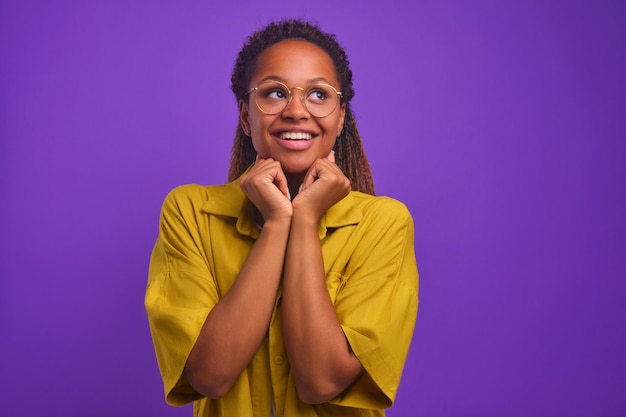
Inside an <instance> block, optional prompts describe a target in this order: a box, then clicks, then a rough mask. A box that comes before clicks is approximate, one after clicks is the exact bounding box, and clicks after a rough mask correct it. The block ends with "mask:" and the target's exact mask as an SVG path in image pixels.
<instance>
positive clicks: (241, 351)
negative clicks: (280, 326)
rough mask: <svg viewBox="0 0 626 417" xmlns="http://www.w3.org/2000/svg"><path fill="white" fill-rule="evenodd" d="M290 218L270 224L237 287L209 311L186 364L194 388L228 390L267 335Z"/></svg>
mask: <svg viewBox="0 0 626 417" xmlns="http://www.w3.org/2000/svg"><path fill="white" fill-rule="evenodd" d="M288 235H289V219H285V220H282V221H270V222H266V223H265V225H264V226H263V230H262V231H261V234H260V236H259V238H258V239H257V241H256V242H255V244H254V246H253V247H252V250H251V252H250V254H249V255H248V258H247V259H246V261H245V263H244V265H243V267H242V269H241V271H240V273H239V275H238V277H237V280H236V281H235V283H234V284H233V286H232V288H231V289H230V290H229V291H228V293H226V295H225V296H224V297H223V298H222V299H221V300H220V302H219V303H218V304H217V305H216V306H215V307H214V308H213V310H212V311H211V313H209V315H208V317H207V318H206V321H205V323H204V325H203V327H202V330H201V332H200V335H199V336H198V339H197V341H196V344H195V345H194V347H193V349H192V351H191V353H190V355H189V358H188V360H187V363H186V365H185V375H186V377H187V380H188V381H189V383H190V384H191V386H192V387H194V389H196V390H197V391H198V392H200V393H201V394H203V395H206V396H208V397H211V398H219V397H222V396H223V395H225V394H226V392H228V390H229V389H230V387H231V386H232V384H233V383H234V382H235V380H236V379H237V377H238V376H239V375H240V374H241V371H242V370H243V369H244V368H245V367H246V366H247V365H248V363H249V362H250V361H251V359H252V357H253V356H254V354H255V353H256V352H257V350H258V349H259V346H260V344H261V342H262V340H263V338H264V337H265V334H266V332H267V328H268V324H269V321H270V319H271V315H272V311H273V308H274V303H275V301H276V294H277V291H278V286H279V284H280V278H281V274H282V269H283V263H284V256H285V248H286V245H287V239H288Z"/></svg>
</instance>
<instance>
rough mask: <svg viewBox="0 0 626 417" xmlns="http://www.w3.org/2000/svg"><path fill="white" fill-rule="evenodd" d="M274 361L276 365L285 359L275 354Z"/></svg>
mask: <svg viewBox="0 0 626 417" xmlns="http://www.w3.org/2000/svg"><path fill="white" fill-rule="evenodd" d="M274 361H275V362H276V363H277V364H278V365H282V364H283V362H284V361H285V359H283V357H282V356H276V357H275V358H274Z"/></svg>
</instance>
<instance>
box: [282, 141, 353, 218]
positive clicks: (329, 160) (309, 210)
mask: <svg viewBox="0 0 626 417" xmlns="http://www.w3.org/2000/svg"><path fill="white" fill-rule="evenodd" d="M349 192H350V180H349V179H348V178H347V177H346V176H345V175H344V174H343V172H341V169H339V167H338V166H337V165H336V164H335V153H334V151H330V153H329V154H328V156H327V157H326V158H320V159H318V160H316V161H315V162H314V163H313V165H311V167H310V168H309V170H308V172H307V173H306V175H305V176H304V181H303V182H302V186H301V187H300V192H299V193H298V195H297V196H296V198H294V200H293V207H294V210H297V211H298V212H303V213H306V214H308V215H311V216H313V218H314V219H315V220H316V221H319V219H320V218H321V217H322V215H323V214H324V213H325V212H326V210H328V209H329V208H330V207H331V206H332V205H334V204H335V203H337V202H338V201H340V200H341V199H343V198H344V197H345V196H347V195H348V193H349Z"/></svg>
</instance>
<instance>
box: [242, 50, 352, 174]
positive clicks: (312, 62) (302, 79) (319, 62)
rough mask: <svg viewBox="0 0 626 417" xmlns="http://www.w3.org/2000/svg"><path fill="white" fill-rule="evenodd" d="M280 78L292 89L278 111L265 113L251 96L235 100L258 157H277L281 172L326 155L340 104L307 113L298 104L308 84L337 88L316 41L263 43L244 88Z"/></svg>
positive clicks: (341, 112)
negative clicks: (322, 112)
mask: <svg viewBox="0 0 626 417" xmlns="http://www.w3.org/2000/svg"><path fill="white" fill-rule="evenodd" d="M267 80H274V81H280V82H282V83H283V84H285V85H286V86H288V87H289V88H290V89H292V94H293V98H292V100H291V102H290V103H289V105H288V106H287V107H286V108H285V109H284V110H283V111H282V112H280V113H278V114H273V115H269V114H265V113H263V112H261V110H259V108H258V107H257V106H256V104H255V97H254V95H255V94H257V92H252V93H250V95H249V97H248V100H246V101H241V102H240V103H239V113H240V119H241V123H242V126H243V128H244V130H248V131H249V132H250V135H251V137H252V144H253V146H254V149H255V150H256V152H257V154H258V155H259V156H261V157H262V158H273V159H275V160H277V161H280V163H281V166H282V168H283V171H284V172H285V173H287V174H301V173H304V172H306V171H307V170H308V169H309V167H310V166H311V165H312V164H313V162H314V161H315V160H316V159H317V158H324V157H326V156H327V155H328V154H329V153H330V151H331V149H332V148H333V146H334V144H335V140H336V139H337V136H338V135H339V133H340V132H341V129H342V128H343V121H344V116H345V105H344V104H340V105H338V106H337V107H336V108H335V110H334V111H333V112H332V113H331V114H329V115H328V116H326V117H315V116H312V115H311V114H310V113H309V112H308V111H307V109H306V107H304V105H303V104H302V100H301V98H302V94H304V93H303V90H301V89H294V87H302V88H304V89H306V88H307V87H309V86H312V85H314V84H320V83H324V84H330V85H332V86H333V87H335V89H337V90H338V91H340V90H341V87H340V85H339V81H338V80H337V74H336V71H335V66H334V64H333V61H332V59H331V58H330V56H329V55H328V54H327V53H326V52H325V51H324V50H323V49H321V48H319V47H318V46H316V45H314V44H312V43H309V42H306V41H302V40H295V39H289V40H285V41H281V42H279V43H276V44H274V45H272V46H271V47H269V48H267V49H266V50H265V51H263V52H262V53H261V55H259V58H258V61H257V67H256V71H255V73H254V74H253V76H252V79H251V80H250V85H249V88H254V87H257V86H258V85H259V84H261V83H262V82H264V81H267Z"/></svg>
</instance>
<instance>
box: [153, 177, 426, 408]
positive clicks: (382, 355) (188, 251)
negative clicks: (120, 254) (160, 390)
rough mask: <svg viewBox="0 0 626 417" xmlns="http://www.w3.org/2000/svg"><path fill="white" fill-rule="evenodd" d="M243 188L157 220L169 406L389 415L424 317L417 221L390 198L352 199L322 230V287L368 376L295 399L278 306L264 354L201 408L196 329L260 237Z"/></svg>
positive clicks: (160, 342) (211, 195) (160, 334)
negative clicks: (194, 374) (192, 381)
mask: <svg viewBox="0 0 626 417" xmlns="http://www.w3.org/2000/svg"><path fill="white" fill-rule="evenodd" d="M251 213H252V206H251V204H250V202H249V200H248V199H247V198H246V197H245V195H244V194H243V192H242V191H241V189H240V188H239V181H238V180H237V181H234V182H231V183H229V184H226V185H218V186H200V185H186V186H182V187H179V188H176V189H175V190H173V191H172V192H171V193H170V194H169V195H168V196H167V198H166V200H165V202H164V204H163V209H162V213H161V222H160V232H159V236H158V239H157V242H156V244H155V247H154V251H153V253H152V258H151V261H150V271H149V278H148V286H147V290H146V298H145V304H146V309H147V312H148V318H149V321H150V330H151V332H152V338H153V341H154V346H155V350H156V356H157V361H158V364H159V368H160V370H161V375H162V377H163V383H164V388H165V397H166V400H167V402H168V403H169V404H171V405H183V404H185V403H188V402H190V401H195V403H194V415H195V416H196V417H199V416H210V417H247V416H250V417H251V416H255V417H268V416H270V412H271V408H272V403H274V406H275V413H276V416H277V417H283V416H286V417H294V416H342V417H356V416H359V417H361V416H384V411H383V409H384V408H387V407H390V406H391V405H392V404H393V401H394V398H395V395H396V391H397V388H398V384H399V382H400V376H401V374H402V368H403V366H404V362H405V359H406V355H407V352H408V349H409V344H410V341H411V337H412V334H413V327H414V325H415V319H416V315H417V291H418V276H417V268H416V264H415V255H414V251H413V221H412V219H411V215H410V213H409V212H408V210H407V208H406V207H405V206H404V205H403V204H402V203H400V202H398V201H396V200H393V199H391V198H387V197H373V196H370V195H367V194H363V193H360V192H351V193H350V194H349V195H348V196H347V197H345V198H344V199H343V200H341V201H340V202H338V203H337V204H335V205H334V206H332V207H331V208H330V209H329V210H328V211H327V212H326V214H325V215H324V217H323V218H322V220H321V221H320V226H319V234H320V239H321V246H322V253H323V258H324V269H325V273H326V285H327V287H328V293H329V296H330V298H331V300H332V302H333V304H334V306H335V311H336V312H337V317H338V318H339V321H340V323H341V325H342V328H343V331H344V333H345V335H346V338H347V340H348V342H349V344H350V347H351V349H352V351H353V352H354V354H355V355H356V357H357V358H358V359H359V361H360V362H361V364H362V366H363V369H364V373H363V374H362V375H361V376H360V377H359V379H357V381H356V382H355V383H354V384H352V385H351V386H350V387H349V388H348V389H347V390H346V391H344V392H343V393H342V394H341V395H339V396H338V397H337V398H335V399H333V400H332V401H330V402H329V403H325V404H319V405H310V404H306V403H304V402H302V401H300V399H299V398H298V396H297V393H296V389H295V383H294V379H293V375H292V374H291V372H290V366H289V362H288V360H287V355H286V352H285V347H284V344H283V335H282V324H281V308H280V303H279V302H278V300H279V299H280V297H281V293H280V291H279V294H278V299H277V303H276V304H275V308H274V312H273V316H272V320H271V322H270V324H269V328H268V332H267V335H266V337H265V340H264V342H263V343H262V345H261V347H260V349H259V351H258V352H257V353H256V354H255V356H254V358H253V359H252V361H251V362H250V364H249V365H248V366H247V367H246V368H245V369H244V370H243V372H242V373H241V375H240V376H239V378H238V379H237V380H236V382H235V383H234V385H233V386H232V388H231V389H230V391H229V392H228V393H227V394H226V395H225V396H224V397H223V398H221V399H219V400H213V399H210V398H205V397H202V396H201V395H200V394H198V393H197V392H196V391H195V390H194V389H193V388H192V387H191V386H190V385H189V383H188V382H187V381H186V380H185V377H184V375H183V368H184V366H185V363H186V361H187V357H188V356H189V353H190V351H191V349H192V347H193V345H194V343H195V341H196V338H197V336H198V334H199V332H200V329H201V327H202V325H203V323H204V321H205V319H206V317H207V315H208V314H209V312H210V311H211V309H212V308H213V307H214V306H215V305H216V304H217V303H218V302H219V300H220V298H221V297H222V296H223V295H224V294H226V293H227V292H228V290H229V288H230V287H231V286H232V285H233V283H234V282H235V280H236V278H237V275H238V272H239V270H240V269H241V266H242V265H243V263H244V261H245V259H246V257H247V256H248V253H249V252H250V250H251V248H252V245H253V244H254V242H255V240H256V239H257V238H258V236H259V233H260V230H259V227H258V226H257V225H256V224H255V223H254V220H253V217H252V215H251Z"/></svg>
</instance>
